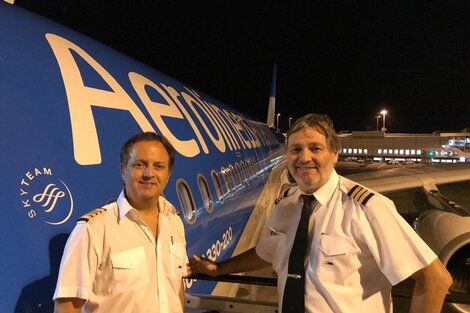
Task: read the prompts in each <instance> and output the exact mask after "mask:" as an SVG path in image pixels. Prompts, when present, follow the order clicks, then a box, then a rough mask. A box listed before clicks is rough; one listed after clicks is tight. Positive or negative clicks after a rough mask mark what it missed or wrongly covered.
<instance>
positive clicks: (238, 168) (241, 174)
mask: <svg viewBox="0 0 470 313" xmlns="http://www.w3.org/2000/svg"><path fill="white" fill-rule="evenodd" d="M235 169H236V170H237V171H236V173H237V176H238V178H239V181H240V184H241V183H243V179H244V177H243V172H242V170H241V168H240V165H239V164H238V163H235Z"/></svg>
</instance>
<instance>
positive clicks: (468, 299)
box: [188, 274, 470, 304]
mask: <svg viewBox="0 0 470 313" xmlns="http://www.w3.org/2000/svg"><path fill="white" fill-rule="evenodd" d="M188 278H190V279H198V280H207V281H216V282H226V283H234V284H247V285H258V286H271V287H276V286H277V278H270V277H257V276H243V275H221V276H217V277H212V276H208V275H203V274H196V275H192V276H190V277H188ZM392 297H395V298H402V299H411V297H412V290H411V289H404V288H394V289H392ZM444 302H449V303H461V304H470V295H469V294H457V293H450V294H447V295H446V297H445V299H444Z"/></svg>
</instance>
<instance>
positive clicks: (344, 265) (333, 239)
mask: <svg viewBox="0 0 470 313" xmlns="http://www.w3.org/2000/svg"><path fill="white" fill-rule="evenodd" d="M352 249H353V245H352V244H351V242H350V240H349V239H348V238H343V237H338V236H331V235H325V234H322V236H321V238H320V255H319V264H318V278H319V279H320V280H322V279H323V280H325V281H329V282H335V283H338V284H343V283H344V282H345V281H346V280H347V279H348V278H349V277H350V276H351V275H352V273H354V271H355V270H356V266H355V264H353V263H354V262H353V260H352V257H351V254H352V253H351V251H352Z"/></svg>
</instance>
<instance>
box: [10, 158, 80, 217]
mask: <svg viewBox="0 0 470 313" xmlns="http://www.w3.org/2000/svg"><path fill="white" fill-rule="evenodd" d="M19 192H20V198H21V206H22V208H23V209H24V210H25V213H26V215H27V216H28V217H29V218H30V219H35V218H37V217H39V218H40V219H41V220H43V221H44V222H45V223H47V224H50V225H60V224H63V223H65V222H67V221H68V220H69V218H70V216H71V215H72V212H73V197H72V193H71V192H70V189H69V187H68V186H67V185H66V184H65V182H64V181H62V180H61V179H60V178H56V177H54V176H53V175H52V169H50V168H46V167H44V168H42V169H41V168H34V170H31V171H28V172H26V173H25V174H24V177H23V178H22V179H21V181H20V190H19Z"/></svg>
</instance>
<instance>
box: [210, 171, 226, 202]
mask: <svg viewBox="0 0 470 313" xmlns="http://www.w3.org/2000/svg"><path fill="white" fill-rule="evenodd" d="M211 176H212V182H213V183H214V187H215V192H216V193H217V198H218V199H219V201H220V202H224V197H223V191H222V185H221V184H220V179H219V175H218V174H217V172H216V171H214V170H212V172H211Z"/></svg>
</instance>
